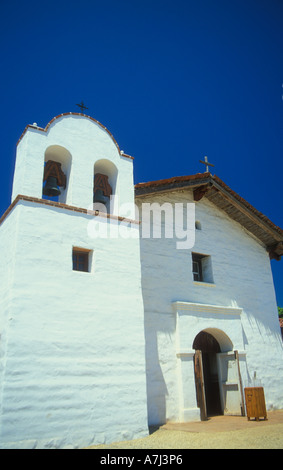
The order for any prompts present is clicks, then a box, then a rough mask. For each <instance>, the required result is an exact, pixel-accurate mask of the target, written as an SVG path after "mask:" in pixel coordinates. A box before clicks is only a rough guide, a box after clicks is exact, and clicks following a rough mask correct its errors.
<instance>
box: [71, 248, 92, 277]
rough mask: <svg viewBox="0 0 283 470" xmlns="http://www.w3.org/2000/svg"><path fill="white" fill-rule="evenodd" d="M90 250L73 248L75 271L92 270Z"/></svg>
mask: <svg viewBox="0 0 283 470" xmlns="http://www.w3.org/2000/svg"><path fill="white" fill-rule="evenodd" d="M90 253H91V251H90V250H86V249H84V248H73V271H83V272H90Z"/></svg>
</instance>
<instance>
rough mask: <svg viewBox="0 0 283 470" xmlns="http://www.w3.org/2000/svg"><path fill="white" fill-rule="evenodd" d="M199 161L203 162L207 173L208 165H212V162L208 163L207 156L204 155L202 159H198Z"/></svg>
mask: <svg viewBox="0 0 283 470" xmlns="http://www.w3.org/2000/svg"><path fill="white" fill-rule="evenodd" d="M200 163H203V164H204V165H205V166H206V173H209V168H208V167H209V166H214V165H213V164H212V163H209V162H208V160H207V157H204V161H203V160H200Z"/></svg>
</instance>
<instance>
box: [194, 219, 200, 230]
mask: <svg viewBox="0 0 283 470" xmlns="http://www.w3.org/2000/svg"><path fill="white" fill-rule="evenodd" d="M195 226H196V230H201V223H200V221H199V220H196V223H195Z"/></svg>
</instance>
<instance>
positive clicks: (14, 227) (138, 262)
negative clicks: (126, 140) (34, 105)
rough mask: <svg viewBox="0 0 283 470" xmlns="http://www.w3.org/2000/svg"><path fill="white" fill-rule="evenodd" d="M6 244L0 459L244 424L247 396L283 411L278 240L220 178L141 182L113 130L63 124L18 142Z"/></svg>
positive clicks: (87, 122) (1, 273) (86, 121)
mask: <svg viewBox="0 0 283 470" xmlns="http://www.w3.org/2000/svg"><path fill="white" fill-rule="evenodd" d="M0 244H1V263H0V292H1V296H0V306H1V308H0V334H1V337H0V338H1V342H0V410H1V411H0V447H1V448H78V447H85V446H88V445H92V444H101V443H109V442H113V441H118V440H125V439H127V440H128V439H134V438H138V437H143V436H146V435H147V434H148V432H149V431H148V430H149V426H151V425H162V424H164V423H166V422H168V421H170V422H189V421H196V420H205V419H207V417H209V416H212V415H215V414H224V415H242V416H244V415H245V394H244V389H245V387H248V386H251V385H253V384H254V385H258V384H260V385H262V387H263V388H264V394H265V401H266V408H267V410H271V409H278V408H283V396H282V385H283V383H282V382H283V344H282V337H281V332H280V326H279V321H278V313H277V305H276V297H275V292H274V285H273V278H272V272H271V266H270V259H274V258H275V259H277V260H280V257H281V255H282V254H283V231H282V230H281V229H280V228H279V227H277V226H276V225H274V224H273V223H272V222H271V221H270V220H269V219H268V218H267V217H265V216H264V215H263V214H261V213H260V212H259V211H258V210H257V209H255V208H254V207H252V206H251V205H250V204H249V203H248V202H247V201H245V200H244V199H243V198H241V197H240V196H239V195H238V194H236V193H235V192H234V191H233V190H232V189H230V188H229V187H228V186H227V185H226V184H225V183H224V182H223V181H221V180H220V179H219V178H218V177H217V176H213V175H212V174H211V173H210V172H208V171H206V172H205V173H198V174H195V175H190V176H182V177H176V178H170V179H167V180H159V181H152V182H147V183H139V184H137V185H136V186H135V185H134V182H133V158H132V157H131V156H129V155H127V154H125V153H124V152H123V151H121V150H120V148H119V145H118V143H117V142H116V140H115V139H114V137H113V136H112V134H111V133H110V132H109V131H108V130H107V129H106V128H105V127H104V126H103V125H102V124H100V123H99V122H98V121H96V120H95V119H93V118H91V117H89V116H86V115H84V114H81V113H64V114H61V115H59V116H57V117H55V118H54V119H52V120H51V121H50V122H49V123H48V125H47V126H46V127H45V128H41V127H39V126H38V125H37V124H33V125H28V126H27V127H26V128H25V130H24V132H23V134H22V136H21V137H20V139H19V142H18V144H17V155H16V165H15V173H14V181H13V189H12V198H11V205H10V206H9V207H8V208H7V210H6V212H5V213H4V214H3V215H2V217H1V219H0ZM243 419H247V418H246V417H243Z"/></svg>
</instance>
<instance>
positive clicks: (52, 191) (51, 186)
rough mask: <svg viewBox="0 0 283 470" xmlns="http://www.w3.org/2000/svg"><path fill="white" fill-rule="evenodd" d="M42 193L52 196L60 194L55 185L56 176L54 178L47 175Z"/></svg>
mask: <svg viewBox="0 0 283 470" xmlns="http://www.w3.org/2000/svg"><path fill="white" fill-rule="evenodd" d="M43 194H44V196H52V197H54V196H59V194H61V191H60V189H59V188H58V185H57V178H55V176H48V178H47V180H46V184H45V186H44V188H43Z"/></svg>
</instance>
